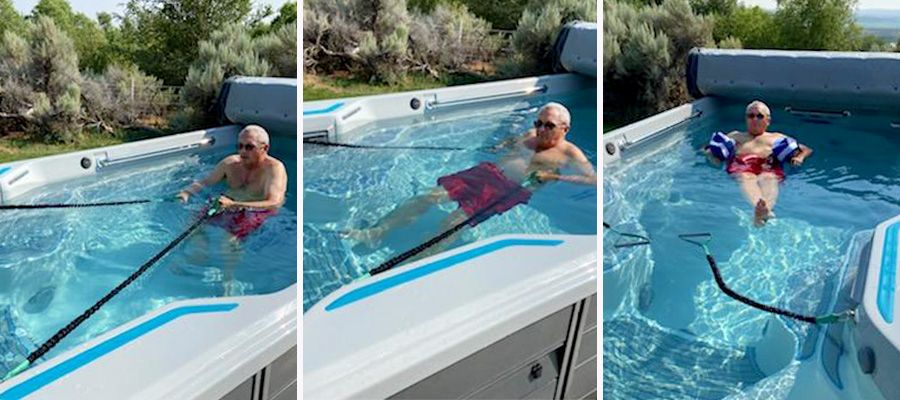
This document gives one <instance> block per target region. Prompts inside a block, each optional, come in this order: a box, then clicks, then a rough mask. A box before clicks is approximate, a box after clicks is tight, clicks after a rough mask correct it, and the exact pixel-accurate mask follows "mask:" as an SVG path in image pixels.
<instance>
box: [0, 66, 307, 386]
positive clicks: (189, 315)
mask: <svg viewBox="0 0 900 400" xmlns="http://www.w3.org/2000/svg"><path fill="white" fill-rule="evenodd" d="M296 90H297V81H296V79H278V78H232V79H230V80H229V81H228V82H227V83H226V85H225V90H223V98H222V100H224V109H223V112H224V115H225V116H226V117H227V119H228V121H229V123H233V124H235V125H226V126H221V127H218V128H213V129H207V130H200V131H194V132H187V133H183V134H178V135H173V136H167V137H162V138H157V139H150V140H144V141H140V142H133V143H127V144H122V145H117V146H110V147H104V148H98V149H91V150H84V151H78V152H73V153H68V154H62V155H56V156H50V157H43V158H37V159H32V160H23V161H18V162H14V163H9V164H4V165H0V203H9V202H14V201H15V199H16V198H17V197H19V196H22V195H26V194H27V193H28V192H29V191H31V190H33V189H35V188H38V187H41V186H43V185H46V184H51V183H55V182H62V181H67V180H71V179H76V178H79V177H84V176H89V175H93V174H102V173H104V172H105V171H106V170H109V169H114V168H115V167H116V166H118V165H129V166H133V165H135V164H136V163H140V162H142V161H144V160H151V159H155V158H157V157H160V156H164V155H175V154H186V153H190V152H198V151H208V150H214V149H219V148H229V149H231V148H234V145H235V144H236V142H237V133H238V132H239V131H240V129H241V126H243V125H245V124H251V123H255V124H259V125H262V126H264V127H265V128H267V129H269V130H273V131H279V132H288V133H296V123H297V114H296V109H297V103H296ZM297 296H298V290H297V284H296V283H295V284H293V285H291V286H289V287H288V288H285V289H283V290H281V291H279V292H276V293H271V294H266V295H255V296H243V297H231V298H210V299H192V300H187V301H178V302H174V303H171V304H168V305H166V306H164V307H162V308H160V309H157V310H154V311H152V312H150V313H148V314H146V315H144V316H142V317H140V318H137V319H135V320H133V321H130V322H128V323H126V324H124V325H122V326H119V327H117V328H115V329H113V330H111V331H109V332H106V333H104V334H103V335H101V336H99V337H97V338H95V339H92V340H90V341H88V342H86V343H83V344H81V345H79V346H77V347H75V348H73V349H70V350H68V351H66V352H65V353H63V354H60V355H58V356H56V357H54V358H52V359H50V360H47V361H46V362H42V363H40V364H38V365H36V366H34V367H32V368H30V369H28V370H26V371H25V372H23V373H22V374H20V375H18V376H16V377H14V378H12V379H10V380H9V381H6V382H3V383H2V384H0V399H4V400H5V399H17V398H21V397H23V396H27V398H28V399H62V398H69V399H71V398H79V399H81V398H85V399H86V398H90V399H98V400H99V399H110V400H113V399H116V400H118V399H126V398H127V399H193V398H202V399H220V398H227V399H246V400H250V399H253V400H256V399H291V398H295V397H294V396H296V394H295V393H296V374H297V364H296V363H297V351H296V347H297V343H296V335H297V312H298V306H297V303H298V297H297Z"/></svg>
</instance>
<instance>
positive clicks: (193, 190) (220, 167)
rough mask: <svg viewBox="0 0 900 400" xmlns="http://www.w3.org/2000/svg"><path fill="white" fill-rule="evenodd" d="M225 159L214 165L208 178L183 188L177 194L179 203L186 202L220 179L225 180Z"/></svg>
mask: <svg viewBox="0 0 900 400" xmlns="http://www.w3.org/2000/svg"><path fill="white" fill-rule="evenodd" d="M227 160H228V159H227V158H226V159H224V160H222V161H219V164H217V165H216V168H215V169H214V170H213V172H212V173H211V174H209V176H207V177H206V178H203V179H201V180H199V181H194V182H193V183H191V185H190V186H188V187H186V188H184V189H183V190H182V191H181V192H178V197H179V198H180V199H181V201H185V202H186V201H187V199H188V197H190V196H193V195H195V194H197V192H199V191H201V190H203V188H204V187H207V186H212V185H215V184H217V183H219V182H220V181H221V180H222V179H225V169H226V165H227Z"/></svg>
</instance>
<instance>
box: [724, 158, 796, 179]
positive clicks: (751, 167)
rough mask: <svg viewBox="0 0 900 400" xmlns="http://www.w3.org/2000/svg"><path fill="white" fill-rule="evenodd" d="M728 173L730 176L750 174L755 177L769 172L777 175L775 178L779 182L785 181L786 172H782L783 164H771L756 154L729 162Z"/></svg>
mask: <svg viewBox="0 0 900 400" xmlns="http://www.w3.org/2000/svg"><path fill="white" fill-rule="evenodd" d="M726 171H728V173H729V174H740V173H744V172H749V173H751V174H754V175H759V174H761V173H763V172H769V173H773V174H775V176H777V177H778V180H784V170H782V168H781V164H779V163H777V162H776V163H774V164H773V163H770V162H769V160H768V159H767V158H763V157H760V156H758V155H756V154H743V155H739V156H735V157H734V158H733V159H731V161H729V162H728V167H727V168H726Z"/></svg>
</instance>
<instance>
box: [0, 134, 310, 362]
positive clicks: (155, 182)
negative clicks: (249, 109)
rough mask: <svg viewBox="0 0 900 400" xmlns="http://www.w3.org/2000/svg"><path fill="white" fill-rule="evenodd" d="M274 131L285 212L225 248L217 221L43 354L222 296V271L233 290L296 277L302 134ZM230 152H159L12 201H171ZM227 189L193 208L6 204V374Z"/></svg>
mask: <svg viewBox="0 0 900 400" xmlns="http://www.w3.org/2000/svg"><path fill="white" fill-rule="evenodd" d="M271 140H272V152H271V154H272V155H273V156H275V157H276V158H279V159H280V160H282V162H284V164H285V167H286V168H287V171H288V179H289V188H288V195H287V201H286V205H285V207H283V208H282V209H281V210H280V211H279V212H278V214H277V215H275V216H273V217H271V218H269V219H268V220H267V221H266V223H265V224H263V225H262V226H261V227H260V228H259V229H258V230H257V231H256V232H254V233H252V234H251V235H249V236H248V237H246V238H245V240H244V241H243V243H242V244H241V245H240V248H239V249H235V248H231V247H229V246H227V245H224V244H225V243H227V240H226V239H227V234H226V233H225V231H224V230H222V229H221V228H218V227H213V226H207V227H203V228H201V231H198V232H197V233H195V234H194V235H192V236H191V237H189V238H188V239H187V240H185V241H184V242H182V243H181V244H180V245H179V246H178V247H176V248H175V249H174V250H172V252H170V253H169V255H167V256H166V257H164V258H163V259H162V260H161V261H159V262H158V263H157V264H156V265H155V266H154V267H152V268H150V269H149V270H148V271H147V272H146V273H145V274H144V275H143V276H142V277H141V278H139V279H138V280H137V281H135V282H133V283H132V284H131V285H130V286H129V287H127V288H126V289H125V290H123V291H122V292H120V293H119V295H117V296H116V297H114V298H113V299H112V300H111V301H110V302H108V303H107V304H106V305H105V306H104V307H103V308H101V309H100V310H99V311H98V312H97V313H96V314H94V315H93V317H91V318H90V319H88V320H87V321H85V322H84V323H83V324H82V325H81V326H80V327H79V328H78V329H76V330H74V331H73V332H72V333H71V334H70V335H69V336H68V337H66V338H65V339H63V340H62V341H61V342H60V343H59V344H58V345H57V346H56V347H55V348H54V349H53V350H52V351H51V352H50V353H48V354H47V355H46V356H45V359H48V358H50V357H53V356H54V355H56V354H59V353H60V352H63V351H65V350H66V349H69V348H72V347H73V346H76V345H78V344H81V343H83V342H84V341H86V340H89V339H91V338H93V337H96V336H98V335H100V334H102V333H104V332H106V331H108V330H110V329H112V328H114V327H116V326H118V325H121V324H122V323H125V322H127V321H129V320H132V319H134V318H137V317H140V316H142V315H144V314H146V313H147V312H149V311H151V310H154V309H157V308H159V307H161V306H163V305H165V304H168V303H171V302H173V301H176V300H184V299H192V298H205V297H217V296H222V295H223V294H224V286H223V277H224V276H225V274H226V270H233V278H234V280H233V285H232V294H233V295H252V294H264V293H272V292H275V291H278V290H281V289H283V288H286V287H288V286H290V285H292V284H294V283H295V282H296V264H297V261H296V254H297V230H296V229H297V228H296V226H297V212H296V188H297V176H296V171H297V161H296V158H297V157H296V140H295V139H294V138H293V137H282V136H277V135H273V136H272V138H271ZM229 153H233V150H230V149H229V150H219V151H213V152H205V153H200V154H194V155H186V156H180V157H171V158H164V159H156V160H154V161H152V162H149V163H142V164H141V165H139V166H130V167H122V169H118V170H115V171H109V172H108V173H103V174H99V175H97V176H96V177H91V178H86V179H80V180H77V181H72V182H67V183H64V184H59V185H51V186H48V187H44V188H41V189H39V191H37V192H35V193H33V194H31V195H29V196H27V197H24V198H19V199H17V200H16V203H20V204H39V203H85V202H100V201H116V200H134V199H160V198H172V197H174V195H175V193H177V192H178V191H179V190H180V189H182V188H184V187H185V186H187V185H188V184H190V182H192V181H193V180H196V179H200V178H202V177H204V176H206V174H208V173H209V172H211V171H212V170H213V168H214V167H215V165H216V164H217V163H218V161H219V160H221V159H222V158H223V157H224V156H226V155H228V154H229ZM222 191H224V186H219V187H216V188H212V189H207V190H205V191H204V192H201V193H200V195H198V196H196V197H195V198H193V199H192V202H191V203H188V204H187V205H182V204H180V203H174V202H159V203H150V204H140V205H128V206H119V207H103V208H84V209H42V210H27V211H26V210H23V211H0V335H3V334H6V335H7V336H6V338H4V339H5V340H0V375H3V374H5V373H6V371H7V370H8V369H9V368H11V367H13V366H15V365H16V364H18V363H19V362H20V361H21V360H22V359H23V357H24V356H25V355H27V353H25V354H22V352H23V351H26V350H23V349H28V350H31V349H33V346H34V345H35V344H36V345H40V344H41V343H43V342H44V341H45V340H47V339H48V338H50V337H51V336H52V335H53V334H54V333H56V331H57V330H59V329H60V328H62V327H63V326H65V324H67V323H68V322H69V321H70V320H72V319H74V318H75V317H77V316H78V315H80V314H81V313H82V312H83V311H84V310H85V309H86V308H88V307H90V306H91V305H93V304H94V303H95V302H96V301H97V300H99V299H100V298H101V297H102V296H103V295H105V294H106V293H107V292H108V291H109V290H111V289H112V288H114V287H115V286H116V285H118V284H119V283H120V282H121V281H123V280H124V279H125V278H126V277H128V276H129V275H130V274H131V273H132V272H134V271H135V270H136V269H137V268H138V267H139V266H140V265H141V264H143V263H144V262H146V261H147V260H149V259H150V258H151V257H152V256H154V255H155V254H156V253H157V252H158V251H160V250H162V248H163V247H165V246H166V245H167V244H168V243H169V242H170V241H172V240H173V239H175V237H177V236H178V235H179V234H181V232H183V230H184V229H186V228H187V227H188V226H189V225H190V224H191V223H193V222H194V221H195V220H196V219H197V216H198V212H199V211H200V209H201V208H202V207H203V206H204V204H203V199H202V197H209V196H212V195H213V194H215V193H221V192H222ZM203 237H205V238H206V242H208V243H207V244H206V245H204V240H203ZM260 260H265V261H260ZM226 266H233V267H231V268H226ZM12 335H15V337H12Z"/></svg>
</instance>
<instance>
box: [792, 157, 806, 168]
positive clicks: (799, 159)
mask: <svg viewBox="0 0 900 400" xmlns="http://www.w3.org/2000/svg"><path fill="white" fill-rule="evenodd" d="M804 158H805V157H802V156H796V157H794V158H792V159H791V165H793V166H795V167H799V166H801V165H803V159H804Z"/></svg>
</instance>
